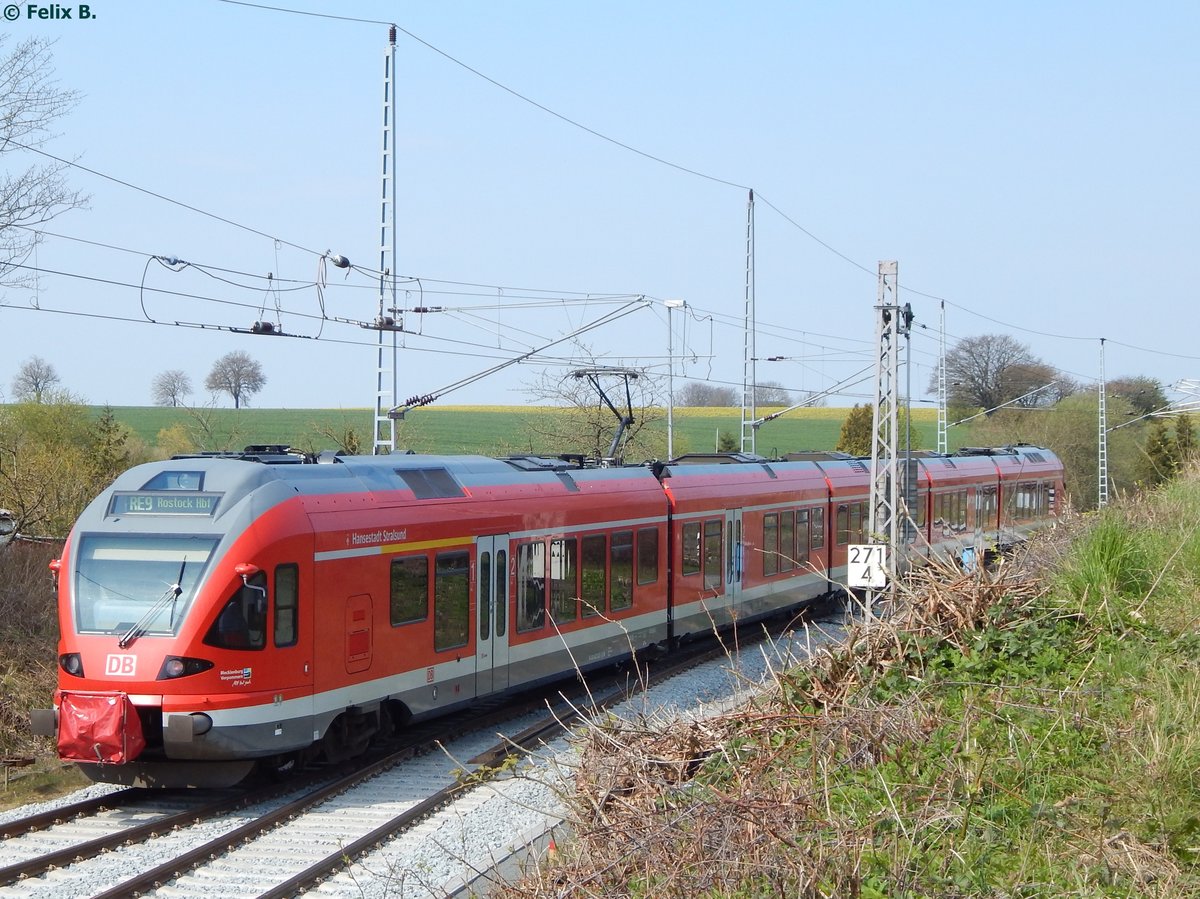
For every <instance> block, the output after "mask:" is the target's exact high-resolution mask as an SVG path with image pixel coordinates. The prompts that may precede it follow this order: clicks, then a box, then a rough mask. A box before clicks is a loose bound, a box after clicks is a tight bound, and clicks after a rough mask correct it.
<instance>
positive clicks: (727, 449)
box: [717, 431, 742, 453]
mask: <svg viewBox="0 0 1200 899" xmlns="http://www.w3.org/2000/svg"><path fill="white" fill-rule="evenodd" d="M741 448H742V441H741V438H740V437H738V435H737V434H735V433H733V432H732V431H719V432H718V433H717V452H718V453H736V452H740V451H741Z"/></svg>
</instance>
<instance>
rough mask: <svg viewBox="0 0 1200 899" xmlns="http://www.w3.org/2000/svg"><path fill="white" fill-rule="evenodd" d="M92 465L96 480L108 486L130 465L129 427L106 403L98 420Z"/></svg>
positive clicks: (94, 437)
mask: <svg viewBox="0 0 1200 899" xmlns="http://www.w3.org/2000/svg"><path fill="white" fill-rule="evenodd" d="M93 441H94V443H95V451H94V452H93V454H92V466H93V468H94V470H95V478H94V480H95V482H96V483H97V484H103V485H105V486H107V485H108V484H110V483H112V481H114V480H116V477H117V475H119V474H120V473H121V472H123V471H124V470H125V469H127V468H128V467H129V462H130V449H129V446H128V444H129V429H128V428H127V427H125V425H123V424H121V423H120V422H118V421H117V419H116V416H115V415H114V414H113V409H112V406H108V405H106V406H105V407H104V409H103V410H102V411H101V413H100V418H99V419H97V421H96V430H95V432H94V436H93Z"/></svg>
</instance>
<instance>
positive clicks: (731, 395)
mask: <svg viewBox="0 0 1200 899" xmlns="http://www.w3.org/2000/svg"><path fill="white" fill-rule="evenodd" d="M675 404H676V405H677V406H736V405H738V398H737V393H736V392H735V391H734V389H733V388H732V387H718V386H716V385H715V384H706V383H705V382H703V381H689V382H688V383H687V384H686V385H685V386H684V388H683V390H681V391H680V392H679V394H678V395H677V396H676V398H675Z"/></svg>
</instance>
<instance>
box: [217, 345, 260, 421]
mask: <svg viewBox="0 0 1200 899" xmlns="http://www.w3.org/2000/svg"><path fill="white" fill-rule="evenodd" d="M266 383H267V376H266V375H265V374H263V370H262V366H261V365H260V364H259V363H258V360H257V359H255V358H254V357H253V356H251V355H250V354H249V353H247V352H246V351H245V350H234V351H233V352H232V353H226V354H225V355H224V356H222V357H221V358H220V359H218V360H217V361H216V362H214V363H213V367H212V371H210V372H209V373H208V377H207V378H205V379H204V386H205V387H207V388H208V389H209V390H211V391H212V392H213V393H228V394H229V395H230V396H231V397H233V408H235V409H240V408H241V407H242V402H243V401H246V402H249V400H250V397H252V396H253V395H254V394H256V393H258V392H259V391H260V390H262V389H263V387H264V386H265V385H266Z"/></svg>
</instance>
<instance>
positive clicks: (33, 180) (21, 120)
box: [0, 35, 87, 286]
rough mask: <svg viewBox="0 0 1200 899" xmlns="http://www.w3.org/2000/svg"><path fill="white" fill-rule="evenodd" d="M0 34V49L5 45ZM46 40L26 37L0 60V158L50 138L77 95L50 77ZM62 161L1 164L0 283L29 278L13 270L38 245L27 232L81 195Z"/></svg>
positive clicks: (73, 206)
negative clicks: (24, 165)
mask: <svg viewBox="0 0 1200 899" xmlns="http://www.w3.org/2000/svg"><path fill="white" fill-rule="evenodd" d="M8 37H9V36H8V35H0V50H3V49H4V45H5V44H6V43H7V41H8ZM52 43H53V42H52V41H47V40H46V39H44V38H37V37H31V38H28V39H26V40H24V41H21V42H20V43H19V44H17V45H16V46H15V47H13V48H12V50H11V51H10V52H8V53H7V54H6V55H4V56H3V57H0V155H4V154H8V153H12V152H14V151H20V150H27V149H28V150H34V151H36V150H37V149H38V148H39V147H41V146H42V145H43V144H45V143H46V141H48V140H49V139H50V138H51V137H53V136H54V134H53V132H52V131H51V130H50V129H51V127H52V126H53V125H54V123H55V122H56V121H57V120H58V119H60V118H62V117H63V116H64V115H66V114H67V113H68V112H70V111H71V109H72V108H73V107H74V106H75V103H76V102H77V100H78V94H77V93H76V92H75V91H68V90H63V89H62V88H60V87H59V86H58V82H57V81H56V80H55V78H54V67H53V65H52V54H51V53H50V47H51V45H52ZM68 167H69V164H68V163H66V162H58V161H50V162H46V163H41V164H35V165H31V166H29V167H28V168H26V169H24V170H23V171H22V170H21V168H20V166H15V165H13V166H9V165H6V166H4V171H3V174H0V283H3V284H6V285H9V286H18V285H21V284H25V283H28V282H29V280H30V275H29V273H28V272H26V270H25V269H23V268H19V267H18V266H20V265H21V264H22V263H23V262H24V261H25V259H26V258H27V257H28V256H29V254H30V253H31V252H32V251H33V248H34V246H35V245H36V243H37V241H38V237H39V235H38V233H37V232H36V231H34V230H32V229H31V226H33V225H39V224H42V223H44V222H47V221H49V220H50V219H52V218H54V217H55V216H57V215H59V214H61V213H63V212H66V211H67V210H69V209H76V208H79V207H81V206H84V205H86V203H87V197H85V196H84V195H82V194H80V193H78V192H76V191H73V190H71V189H70V188H69V187H68V186H67V182H66V178H65V177H64V174H63V173H64V172H65V171H66V169H67V168H68Z"/></svg>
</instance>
